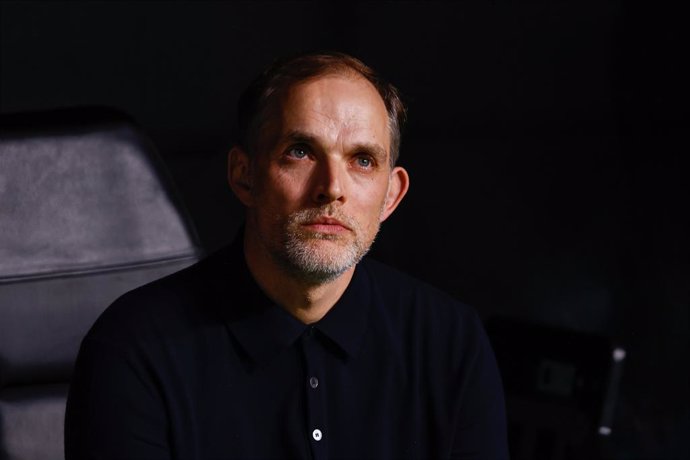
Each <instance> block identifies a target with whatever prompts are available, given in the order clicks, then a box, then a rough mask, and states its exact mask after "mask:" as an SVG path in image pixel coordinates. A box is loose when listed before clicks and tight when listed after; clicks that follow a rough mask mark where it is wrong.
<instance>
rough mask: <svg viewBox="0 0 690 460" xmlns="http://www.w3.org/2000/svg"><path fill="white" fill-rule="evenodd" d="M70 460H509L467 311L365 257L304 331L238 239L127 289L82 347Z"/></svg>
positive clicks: (484, 355) (493, 373)
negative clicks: (268, 290) (252, 269)
mask: <svg viewBox="0 0 690 460" xmlns="http://www.w3.org/2000/svg"><path fill="white" fill-rule="evenodd" d="M65 449H66V456H67V459H68V460H73V459H81V458H94V459H96V458H97V459H111V458H112V459H115V458H128V459H129V458H132V459H307V458H314V459H319V460H320V459H377V460H384V459H432V458H433V459H447V458H458V459H473V460H474V459H491V460H501V459H505V458H507V457H508V454H507V448H506V427H505V414H504V402H503V394H502V389H501V383H500V377H499V374H498V371H497V368H496V364H495V361H494V356H493V353H492V351H491V348H490V345H489V343H488V341H487V338H486V335H485V333H484V331H483V329H482V326H481V323H480V321H479V319H478V317H477V315H476V313H475V312H474V311H473V310H472V309H471V308H469V307H467V306H465V305H463V304H460V303H458V302H457V301H455V300H453V299H451V298H450V297H448V296H447V295H445V294H443V293H442V292H439V291H437V290H435V289H434V288H432V287H430V286H428V285H426V284H424V283H421V282H419V281H417V280H414V279H412V278H410V277H408V276H406V275H403V274H402V273H399V272H397V271H395V270H393V269H391V268H388V267H386V266H384V265H382V264H380V263H377V262H374V261H372V260H365V261H363V262H361V263H360V264H359V265H358V266H357V268H356V270H355V273H354V276H353V278H352V281H351V283H350V285H349V286H348V288H347V289H346V291H345V293H344V294H343V296H342V297H341V299H340V300H339V301H338V302H337V304H336V305H335V306H334V307H333V308H332V309H331V310H330V311H329V312H328V314H326V316H324V318H323V319H321V320H320V321H319V322H317V323H315V324H313V325H305V324H303V323H301V322H300V321H298V320H297V319H295V318H294V317H292V316H291V315H289V314H288V313H287V312H286V311H285V310H283V309H282V308H280V307H279V306H277V305H276V304H274V303H273V302H272V301H271V300H269V299H268V298H267V297H266V296H265V295H264V294H263V292H262V291H261V290H260V288H259V287H258V286H257V284H256V283H255V281H254V280H253V279H252V277H251V275H250V274H249V272H248V269H247V267H246V264H245V261H244V256H243V253H242V245H241V242H239V241H237V242H236V243H235V244H233V245H232V246H229V247H228V248H226V249H225V250H223V251H221V252H219V253H216V254H215V255H212V256H211V257H209V258H207V259H206V260H204V261H202V262H200V263H198V264H196V265H194V266H192V267H190V268H188V269H186V270H183V271H181V272H178V273H176V274H174V275H171V276H168V277H166V278H163V279H162V280H159V281H156V282H154V283H152V284H149V285H147V286H144V287H141V288H139V289H136V290H134V291H132V292H130V293H128V294H125V295H124V296H123V297H121V298H120V299H118V300H117V301H116V302H115V303H114V304H113V305H111V306H110V307H109V308H108V309H107V310H106V311H105V312H104V313H103V315H102V316H101V317H100V318H99V320H98V321H97V322H96V324H95V325H94V326H93V328H92V329H91V331H90V332H89V334H88V335H87V337H86V338H85V339H84V341H83V343H82V346H81V350H80V353H79V358H78V360H77V365H76V369H75V374H74V378H73V382H72V386H71V388H70V396H69V400H68V405H67V416H66V426H65Z"/></svg>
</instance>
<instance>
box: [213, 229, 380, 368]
mask: <svg viewBox="0 0 690 460" xmlns="http://www.w3.org/2000/svg"><path fill="white" fill-rule="evenodd" d="M242 240H243V235H242V233H241V232H240V234H239V236H238V237H236V238H235V241H234V242H233V243H232V244H231V245H230V246H229V247H228V248H226V250H225V251H223V252H224V255H223V256H222V259H223V266H224V269H223V270H222V272H223V275H222V277H224V279H225V281H224V282H223V280H220V279H219V281H221V283H222V288H221V289H222V294H221V295H220V300H221V305H222V309H221V311H222V316H223V318H224V320H225V322H226V324H227V327H228V329H229V330H230V332H231V333H232V334H233V336H234V337H235V338H236V339H237V341H238V342H239V344H240V345H241V346H242V348H243V349H244V350H245V351H246V352H247V354H248V355H249V357H250V358H251V359H252V360H253V361H255V362H256V363H258V364H260V363H262V362H265V361H268V360H270V359H272V358H273V357H275V356H277V355H278V354H280V353H281V352H282V351H283V350H284V349H286V348H288V347H290V346H291V345H292V344H293V343H294V342H295V341H296V340H297V339H298V338H299V337H300V336H301V335H302V334H303V333H304V332H305V331H307V330H308V329H310V327H311V326H313V329H314V330H316V331H318V334H316V335H317V336H324V337H326V338H327V340H329V341H330V342H332V343H333V344H335V345H336V346H337V348H339V349H340V351H342V352H343V353H344V356H345V357H346V358H352V357H354V356H355V355H356V354H357V351H358V350H359V348H360V345H361V341H362V338H363V336H364V333H365V331H366V328H367V324H368V317H369V311H370V305H371V303H372V298H373V296H372V293H371V281H370V279H369V276H368V274H367V271H366V269H365V268H364V266H363V264H360V265H358V266H357V267H356V268H355V273H354V275H353V276H352V279H351V280H350V284H349V285H348V287H347V288H346V289H345V292H344V293H343V295H342V296H341V297H340V299H339V300H338V302H336V304H335V305H334V306H333V308H331V310H330V311H329V312H328V313H327V314H326V315H325V316H324V317H323V318H322V319H321V320H320V321H318V322H317V323H314V324H313V325H306V324H304V323H302V322H300V321H299V320H298V319H296V318H295V317H293V316H292V315H290V314H289V313H288V312H287V311H285V310H284V309H283V308H281V307H280V306H279V305H277V304H276V303H274V302H273V301H272V300H271V299H269V298H268V297H267V296H266V295H265V294H264V293H263V291H262V290H261V288H260V287H259V286H258V284H257V283H256V281H255V280H254V279H253V277H252V276H251V274H250V272H249V269H248V268H247V265H246V262H245V258H244V249H243V243H242ZM225 277H230V278H225ZM228 279H232V280H233V281H232V282H228V281H227V280H228ZM321 339H323V337H321Z"/></svg>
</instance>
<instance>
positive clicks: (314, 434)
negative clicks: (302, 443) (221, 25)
mask: <svg viewBox="0 0 690 460" xmlns="http://www.w3.org/2000/svg"><path fill="white" fill-rule="evenodd" d="M311 436H312V437H313V438H314V441H321V438H322V437H323V434H321V430H319V429H316V430H314V431H312V433H311Z"/></svg>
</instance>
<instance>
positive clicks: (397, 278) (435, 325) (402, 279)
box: [363, 259, 483, 342]
mask: <svg viewBox="0 0 690 460" xmlns="http://www.w3.org/2000/svg"><path fill="white" fill-rule="evenodd" d="M363 268H364V269H365V271H366V273H367V274H368V275H369V276H370V277H371V285H372V286H373V287H372V290H373V291H374V294H375V295H376V296H378V297H379V299H380V302H379V304H380V305H381V307H382V309H383V310H384V315H385V316H387V317H388V318H389V319H390V321H391V322H392V323H393V324H395V325H397V326H398V327H400V328H404V329H405V330H406V331H407V333H408V334H412V333H414V334H417V335H424V336H429V340H432V341H436V340H462V341H466V342H474V341H476V340H477V339H478V338H479V337H478V335H481V334H483V328H482V325H481V321H480V319H479V316H478V315H477V312H476V310H475V309H474V308H473V307H472V306H470V305H467V304H465V303H463V302H461V301H459V300H457V299H455V298H454V297H452V296H451V295H449V294H447V293H446V292H444V291H442V290H440V289H438V288H436V287H434V286H432V285H431V284H429V283H427V282H425V281H422V280H419V279H417V278H415V277H413V276H410V275H408V274H406V273H403V272H401V271H399V270H398V269H396V268H393V267H390V266H388V265H386V264H383V263H381V262H379V261H376V260H373V259H366V260H365V261H364V262H363Z"/></svg>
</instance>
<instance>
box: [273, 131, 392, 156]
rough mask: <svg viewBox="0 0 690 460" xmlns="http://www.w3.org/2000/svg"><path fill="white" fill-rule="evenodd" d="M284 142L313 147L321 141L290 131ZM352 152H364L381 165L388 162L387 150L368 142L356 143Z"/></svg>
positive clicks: (303, 133)
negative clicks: (299, 143)
mask: <svg viewBox="0 0 690 460" xmlns="http://www.w3.org/2000/svg"><path fill="white" fill-rule="evenodd" d="M283 139H284V141H291V142H301V143H305V144H311V145H318V144H319V141H318V139H317V137H316V136H314V135H312V134H309V133H306V132H304V131H300V130H292V131H289V132H288V133H287V134H286V135H285V136H284V137H283ZM350 150H351V151H356V152H364V153H367V154H369V155H371V156H372V157H374V159H375V160H376V161H378V162H380V163H383V162H385V161H386V160H387V158H388V155H387V154H386V150H385V149H384V148H382V147H381V146H379V145H377V144H373V143H366V142H359V143H356V144H354V145H353V146H352V148H351V149H350Z"/></svg>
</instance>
